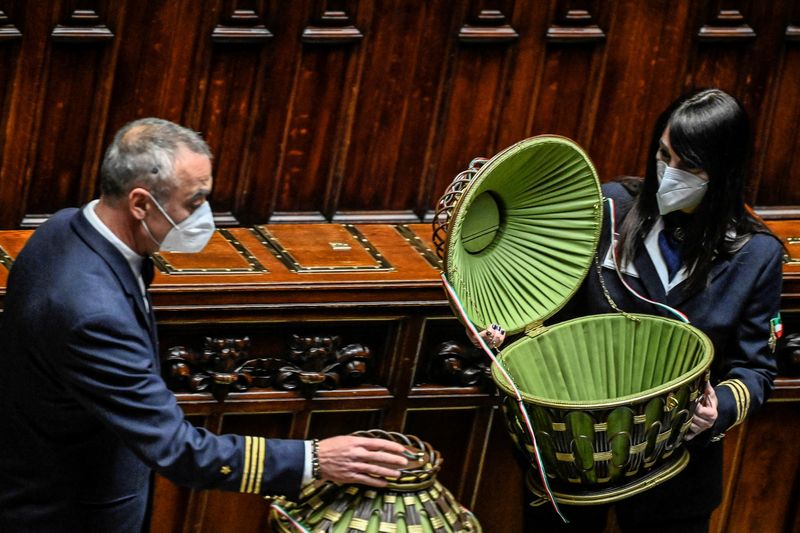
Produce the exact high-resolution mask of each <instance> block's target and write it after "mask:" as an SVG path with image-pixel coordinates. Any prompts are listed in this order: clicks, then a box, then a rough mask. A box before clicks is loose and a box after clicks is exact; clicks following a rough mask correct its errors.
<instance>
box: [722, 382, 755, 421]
mask: <svg viewBox="0 0 800 533" xmlns="http://www.w3.org/2000/svg"><path fill="white" fill-rule="evenodd" d="M720 385H725V386H726V387H728V388H729V389H730V390H731V392H732V393H733V397H734V398H735V399H736V421H735V422H734V423H733V425H732V426H731V427H734V426H737V425H739V424H741V423H742V421H743V420H744V419H745V417H746V416H747V412H748V411H749V410H750V389H748V388H747V386H746V385H745V384H744V383H743V382H742V381H741V380H739V379H727V380H725V381H723V382H721V383H720ZM728 429H730V428H728Z"/></svg>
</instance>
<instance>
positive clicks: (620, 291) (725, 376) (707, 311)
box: [557, 182, 783, 519]
mask: <svg viewBox="0 0 800 533" xmlns="http://www.w3.org/2000/svg"><path fill="white" fill-rule="evenodd" d="M603 194H604V196H605V197H607V198H608V197H610V198H612V199H614V201H615V206H616V207H615V212H616V227H617V228H619V226H620V224H621V222H622V220H624V216H625V215H626V214H627V212H628V210H629V209H630V207H631V205H632V204H633V196H632V195H631V193H630V192H629V191H628V189H627V188H625V187H624V186H623V185H621V184H620V183H617V182H611V183H608V184H606V185H604V186H603ZM605 206H606V209H605V220H604V223H603V233H602V235H601V239H600V244H599V247H598V257H599V258H600V261H601V262H602V258H604V257H605V256H606V253H607V252H608V247H609V241H610V235H609V231H610V230H609V222H610V221H609V213H608V209H607V207H608V204H607V203H606V204H605ZM782 257H783V254H782V249H781V245H780V243H779V241H778V240H777V239H776V238H774V237H773V236H771V235H768V234H755V235H753V236H752V238H750V239H749V240H748V241H747V242H746V244H744V246H742V247H741V248H740V249H739V250H738V251H737V252H736V253H735V254H733V256H732V257H725V258H719V259H718V260H717V261H716V263H715V264H714V266H713V267H712V270H711V274H710V279H709V282H708V286H707V288H706V289H705V290H703V291H702V292H699V293H693V294H692V293H688V292H686V291H684V290H683V288H684V286H685V283H686V282H685V281H684V282H682V283H681V284H679V285H677V286H676V287H674V288H673V289H672V290H671V291H670V292H669V294H665V292H664V287H663V285H662V283H661V280H660V279H659V277H658V274H657V272H656V269H655V267H654V265H653V262H652V260H651V258H650V255H649V254H648V253H647V251H643V252H642V253H640V254H639V255H638V256H637V257H635V258H634V266H635V267H636V271H637V273H638V276H639V277H633V276H631V275H627V274H624V273H623V275H624V276H625V280H626V282H627V283H628V284H629V285H630V286H631V287H632V288H633V289H635V290H636V291H637V292H639V293H640V294H641V295H643V296H645V297H647V298H649V299H652V300H656V301H658V302H662V303H666V304H667V305H669V306H670V307H673V308H675V309H678V310H680V311H682V312H683V313H684V314H685V315H686V316H687V317H688V318H689V320H690V322H691V324H692V325H693V326H695V327H697V328H698V329H700V330H702V331H703V332H704V333H705V334H706V335H708V337H709V338H710V339H711V342H712V343H713V345H714V361H713V363H712V385H714V390H715V392H716V395H717V399H718V407H717V410H718V418H717V420H716V423H715V424H714V426H713V427H712V428H711V429H709V430H707V431H705V432H703V433H701V434H700V435H698V436H697V437H696V438H695V439H694V440H692V441H689V443H688V445H687V446H688V449H689V450H690V452H691V455H690V457H691V459H690V462H689V465H688V466H687V468H686V469H685V470H684V471H683V472H682V473H681V474H679V475H678V476H676V477H675V478H674V479H673V480H671V481H668V482H666V483H664V484H663V485H659V486H656V487H655V488H653V489H650V490H649V491H646V492H644V493H642V494H640V495H638V496H634V497H633V498H629V499H627V500H623V501H622V502H620V503H619V504H618V506H617V507H618V512H620V511H622V512H626V511H629V512H632V513H635V514H637V515H639V516H651V517H653V518H654V519H658V517H665V516H667V515H674V516H692V515H698V514H705V513H708V512H710V511H711V510H713V509H714V508H715V507H716V506H717V505H718V504H719V503H720V501H721V498H722V494H721V489H722V442H721V441H719V442H717V441H718V440H719V439H720V438H721V436H723V434H724V433H725V432H726V431H727V430H728V429H729V428H731V427H732V426H735V425H736V424H738V423H740V422H741V421H742V420H743V419H744V418H745V416H747V415H748V414H749V413H752V412H753V411H755V410H757V409H758V408H759V407H760V406H761V405H762V404H763V403H764V402H765V401H766V400H767V397H768V396H769V394H770V392H771V391H772V385H773V379H774V377H775V375H776V363H775V358H774V354H773V350H772V348H771V347H770V345H769V340H770V334H771V330H770V319H772V318H774V317H777V316H778V312H779V304H780V292H781V284H782V272H783V270H782ZM601 270H602V273H603V280H604V282H605V286H606V287H607V289H608V292H609V294H610V296H611V298H612V300H613V301H614V302H615V303H616V304H617V306H618V307H619V308H620V309H623V310H625V311H627V312H636V313H647V314H651V315H661V316H668V317H670V318H674V316H672V315H671V314H669V313H668V312H667V311H666V310H662V309H661V308H657V307H656V306H654V305H652V304H648V303H646V302H643V301H641V300H639V299H638V298H636V297H635V296H633V295H632V294H631V293H630V292H629V291H628V290H627V289H626V288H625V287H624V286H623V285H622V283H621V282H620V280H619V278H618V276H617V273H616V272H615V271H614V270H613V269H612V268H609V267H607V266H604V267H603V268H602V269H601ZM610 312H614V310H613V309H612V307H611V306H610V304H609V302H608V300H607V299H606V297H605V295H604V292H603V288H602V286H601V284H600V281H599V277H598V275H597V271H596V268H595V265H592V267H591V268H590V270H589V273H588V275H587V277H586V281H585V283H584V284H583V286H582V289H581V291H580V292H579V293H578V294H577V295H576V297H575V298H573V300H572V302H571V303H570V309H566V310H565V313H563V314H562V316H559V318H557V320H562V319H564V318H566V315H567V314H573V315H587V314H597V313H610ZM621 507H622V508H625V509H620V508H621Z"/></svg>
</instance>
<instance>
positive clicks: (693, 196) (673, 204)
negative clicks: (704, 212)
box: [656, 161, 708, 216]
mask: <svg viewBox="0 0 800 533" xmlns="http://www.w3.org/2000/svg"><path fill="white" fill-rule="evenodd" d="M656 174H657V175H658V183H659V185H658V192H657V193H656V200H657V201H658V212H659V213H661V215H662V216H663V215H666V214H667V213H672V212H673V211H678V210H679V209H688V210H693V209H694V208H695V207H697V206H698V205H700V202H701V201H703V197H704V196H705V195H706V190H707V188H708V180H704V179H703V178H701V177H700V176H697V175H696V174H692V173H691V172H687V171H685V170H681V169H679V168H674V167H670V166H667V164H666V163H664V162H663V161H656Z"/></svg>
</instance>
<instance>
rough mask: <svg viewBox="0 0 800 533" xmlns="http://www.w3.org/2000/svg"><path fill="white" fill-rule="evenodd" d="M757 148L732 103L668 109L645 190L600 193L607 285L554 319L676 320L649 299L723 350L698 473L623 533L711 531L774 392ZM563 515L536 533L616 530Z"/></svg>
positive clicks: (697, 434) (709, 395)
mask: <svg viewBox="0 0 800 533" xmlns="http://www.w3.org/2000/svg"><path fill="white" fill-rule="evenodd" d="M749 147H750V134H749V126H748V120H747V116H746V114H745V112H744V110H743V108H742V106H741V105H740V104H739V102H738V101H737V100H736V99H735V98H733V97H732V96H730V95H729V94H727V93H725V92H723V91H721V90H718V89H707V90H703V91H699V92H695V93H693V94H690V95H688V96H685V97H682V98H680V99H678V100H677V101H675V102H674V103H673V104H672V105H670V106H669V108H667V110H666V111H665V112H664V113H663V114H662V115H661V116H660V118H659V119H658V121H657V123H656V125H655V129H654V133H653V139H652V144H651V149H650V152H649V154H650V155H649V157H648V162H647V171H646V175H645V177H644V180H643V181H642V180H637V179H630V178H628V179H624V180H619V181H612V182H610V183H607V184H605V185H604V186H603V194H604V195H605V196H606V197H607V198H611V199H613V200H614V206H615V207H614V209H613V212H612V210H611V209H608V205H607V206H606V207H607V208H606V212H605V217H604V224H603V226H604V227H603V234H602V237H601V240H600V244H599V246H598V263H600V264H601V265H602V267H601V268H600V269H599V271H600V274H599V275H597V273H596V272H595V270H594V269H592V270H591V271H590V273H589V275H588V276H587V278H586V281H585V282H584V284H583V287H582V289H581V291H580V292H579V293H578V294H577V295H576V297H575V298H573V300H572V302H571V303H570V306H569V309H566V310H565V311H564V312H562V313H561V314H560V315H559V316H558V317H557V318H556V319H554V321H561V320H564V319H566V318H570V315H572V316H575V315H577V314H580V315H585V314H597V313H608V312H613V311H615V310H616V309H621V310H624V311H626V312H633V313H647V314H651V315H662V316H670V317H673V316H672V315H671V314H670V311H669V310H665V309H664V308H662V307H661V306H657V305H654V304H653V303H650V302H648V301H646V300H645V299H643V298H642V297H644V298H646V299H647V300H651V301H655V302H658V303H659V304H664V305H666V306H669V307H671V308H674V309H678V310H680V311H681V312H682V313H683V314H685V315H686V316H687V317H688V318H689V320H690V322H691V324H692V325H693V326H695V327H696V328H698V329H700V330H702V331H703V332H704V333H705V334H706V335H708V337H709V338H710V339H711V341H712V343H713V345H714V353H715V355H714V361H713V363H712V368H711V371H712V373H711V382H712V385H713V386H708V387H707V388H706V391H705V395H704V397H703V398H702V401H701V402H699V404H698V407H697V409H696V411H695V413H694V417H693V419H692V422H691V427H690V429H689V431H688V433H687V440H688V442H687V444H686V446H687V448H688V449H689V451H690V456H691V459H690V461H689V464H688V466H687V467H686V468H685V469H684V470H683V471H682V472H681V473H680V474H678V475H677V476H676V477H674V478H672V479H670V480H668V481H666V482H664V483H662V484H660V485H657V486H655V487H654V488H651V489H650V490H647V491H645V492H643V493H641V494H638V495H636V496H632V497H630V498H627V499H624V500H622V501H620V502H617V503H616V504H614V507H615V509H616V520H617V523H618V524H619V526H620V527H621V528H622V529H623V530H624V531H647V532H653V531H669V532H675V533H677V532H680V533H687V532H701V531H702V532H704V531H707V530H708V525H709V519H710V516H711V513H712V512H713V510H714V509H715V508H716V507H717V506H718V505H719V504H720V502H721V499H722V446H723V442H724V441H723V437H724V435H725V432H726V431H728V429H730V428H731V427H733V426H735V425H737V424H739V423H741V422H742V420H744V418H745V417H746V416H747V415H749V414H751V413H753V412H754V411H755V410H757V409H758V408H759V407H760V406H761V405H762V404H763V403H764V402H765V401H766V399H767V397H768V396H769V394H770V392H771V390H772V385H773V379H774V377H775V374H776V364H775V358H774V353H773V352H774V349H775V342H776V340H777V337H778V336H779V335H780V315H779V304H780V291H781V282H782V247H781V244H780V242H779V241H778V239H777V238H775V237H774V236H773V235H772V234H771V233H770V232H769V230H768V229H767V228H766V227H765V226H764V224H763V223H761V222H760V221H759V220H758V219H757V217H755V215H754V214H753V213H752V212H751V211H750V210H749V209H748V208H747V206H746V205H745V201H744V193H745V184H746V177H747V176H746V169H747V156H748V150H749ZM612 220H613V222H614V223H615V224H614V227H616V228H617V229H618V235H616V236H615V237H614V238H613V243H612V238H611V236H610V233H611V231H610V229H611V227H612ZM612 244H613V246H614V249H615V251H616V254H612V253H611V252H612ZM615 258H616V259H615ZM620 278H622V279H623V280H624V281H625V284H627V285H628V287H626V286H625V284H623V283H622V280H621V279H620ZM482 335H483V336H484V338H486V339H487V340H488V341H490V344H492V345H495V346H497V345H499V343H500V342H502V340H503V337H504V334H503V332H502V330H501V329H500V328H499V327H497V328H494V329H493V328H489V329H487V330H486V331H485V332H483V333H482ZM530 499H534V498H533V497H531V498H529V500H530ZM561 508H562V511H563V512H564V514H565V515H566V517H567V518H568V519H569V520H570V524H569V525H565V524H563V522H562V521H561V519H560V518H559V517H558V516H557V515H556V514H555V513H554V512H553V511H552V509H550V508H549V506H541V507H538V508H534V509H532V508H529V507H527V506H526V523H527V529H529V530H530V531H580V532H584V531H603V529H604V527H605V525H606V523H607V520H608V516H607V515H608V511H609V507H608V506H585V507H573V506H567V505H562V506H561Z"/></svg>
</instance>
